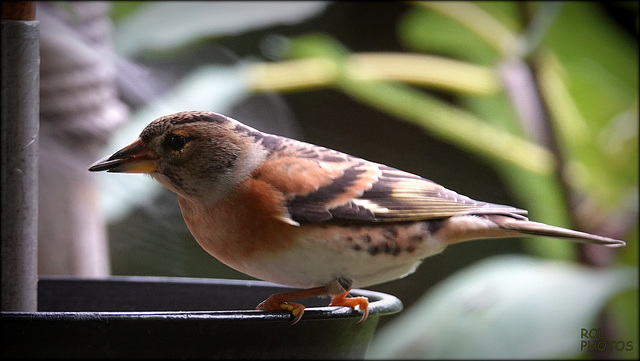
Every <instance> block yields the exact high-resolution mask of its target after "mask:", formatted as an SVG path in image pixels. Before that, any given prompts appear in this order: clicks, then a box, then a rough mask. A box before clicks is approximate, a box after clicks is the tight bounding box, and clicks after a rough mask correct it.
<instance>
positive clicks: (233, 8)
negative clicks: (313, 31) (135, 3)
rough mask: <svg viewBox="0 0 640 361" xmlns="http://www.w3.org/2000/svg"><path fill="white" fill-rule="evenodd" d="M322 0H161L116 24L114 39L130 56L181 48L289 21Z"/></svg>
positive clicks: (303, 16)
mask: <svg viewBox="0 0 640 361" xmlns="http://www.w3.org/2000/svg"><path fill="white" fill-rule="evenodd" d="M326 4H327V2H325V1H302V2H295V1H292V2H289V1H238V2H236V1H212V2H206V1H204V2H193V1H175V2H174V1H167V2H164V1H159V2H150V3H149V4H148V5H145V6H141V7H139V8H137V11H135V12H134V13H133V14H131V15H130V16H128V17H126V18H125V19H123V20H122V21H120V22H119V23H118V26H117V27H116V29H115V33H114V44H115V47H116V49H117V52H118V53H119V54H122V55H124V56H127V57H134V56H136V55H137V54H140V53H141V52H143V51H146V50H168V49H172V48H181V47H183V46H185V45H187V44H190V43H192V42H193V41H196V40H198V39H202V38H206V37H214V36H222V35H230V34H235V33H240V32H246V31H249V30H257V29H260V28H263V27H267V26H274V25H290V24H295V23H298V22H301V21H303V20H306V19H307V18H309V17H311V16H314V15H317V14H319V13H320V12H322V11H323V10H324V8H325V6H326Z"/></svg>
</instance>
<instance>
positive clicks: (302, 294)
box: [256, 278, 369, 325]
mask: <svg viewBox="0 0 640 361" xmlns="http://www.w3.org/2000/svg"><path fill="white" fill-rule="evenodd" d="M350 290H351V280H350V279H348V278H338V279H336V280H335V281H333V282H331V283H329V284H327V285H326V286H320V287H314V288H307V289H303V290H296V291H291V292H283V293H276V294H273V295H271V296H269V298H267V299H266V300H264V301H262V302H261V303H260V304H259V305H258V306H257V307H256V310H264V311H272V310H287V311H289V312H291V314H292V315H293V316H294V319H293V321H292V322H291V324H292V325H294V324H296V323H297V322H298V321H300V319H301V318H302V314H303V313H304V309H305V307H304V305H302V304H299V303H294V302H290V301H293V300H298V299H302V298H311V297H319V296H326V295H333V298H332V299H331V303H330V304H329V306H346V307H351V308H354V309H355V308H356V307H358V308H359V309H360V310H361V311H363V312H364V315H363V316H362V318H361V319H360V321H358V324H360V323H362V322H364V320H366V319H367V316H369V300H367V298H366V297H349V298H347V295H348V294H349V291H350Z"/></svg>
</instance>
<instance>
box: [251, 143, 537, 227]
mask: <svg viewBox="0 0 640 361" xmlns="http://www.w3.org/2000/svg"><path fill="white" fill-rule="evenodd" d="M269 144H270V148H272V149H271V150H272V154H271V156H270V157H269V158H268V160H267V161H266V162H265V163H264V165H263V166H261V167H260V172H259V174H256V175H254V176H255V177H257V178H259V179H261V180H263V181H266V182H268V183H269V184H271V185H272V186H274V187H275V188H277V189H278V190H280V191H281V192H283V194H284V196H285V207H286V210H287V211H288V214H287V215H286V216H283V217H282V218H284V219H286V220H287V221H293V222H290V223H293V224H296V223H298V224H305V223H318V222H331V221H338V222H339V221H350V222H363V223H367V222H402V221H416V220H426V219H435V218H444V217H450V216H453V215H460V214H504V215H509V216H512V217H515V218H519V219H526V217H524V216H523V215H524V214H526V213H527V211H525V210H522V209H518V208H514V207H510V206H504V205H498V204H491V203H485V202H479V201H475V200H473V199H471V198H468V197H465V196H462V195H460V194H458V193H456V192H453V191H451V190H448V189H446V188H444V187H442V186H440V185H438V184H437V183H434V182H432V181H430V180H428V179H425V178H422V177H420V176H418V175H415V174H411V173H407V172H404V171H401V170H398V169H395V168H392V167H389V166H385V165H382V164H377V163H373V162H369V161H366V160H364V159H360V158H356V157H353V156H350V155H347V154H345V153H341V152H338V151H335V150H331V149H328V148H324V147H320V146H315V145H311V144H307V143H304V142H299V141H295V140H292V139H288V138H281V137H276V138H272V139H270V143H269ZM287 217H288V218H287Z"/></svg>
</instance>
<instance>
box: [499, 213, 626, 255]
mask: <svg viewBox="0 0 640 361" xmlns="http://www.w3.org/2000/svg"><path fill="white" fill-rule="evenodd" d="M490 219H491V221H492V222H494V223H496V224H497V225H498V226H499V227H500V228H501V229H504V230H508V231H515V232H518V233H521V234H530V235H535V236H546V237H558V238H567V239H570V240H572V241H575V242H580V243H591V244H599V245H603V246H607V247H622V246H625V245H626V243H625V242H624V241H621V240H618V239H613V238H608V237H602V236H598V235H595V234H590V233H585V232H579V231H574V230H571V229H566V228H562V227H556V226H550V225H548V224H544V223H539V222H533V221H529V220H521V219H515V218H511V217H506V216H490Z"/></svg>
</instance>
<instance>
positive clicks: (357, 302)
mask: <svg viewBox="0 0 640 361" xmlns="http://www.w3.org/2000/svg"><path fill="white" fill-rule="evenodd" d="M348 294H349V291H346V292H343V293H341V294H339V295H337V296H334V297H333V298H332V299H331V303H329V306H345V307H351V308H353V309H355V308H356V307H358V308H359V309H360V311H362V312H363V315H362V318H361V319H360V321H358V324H361V323H363V322H364V320H366V319H367V317H368V316H369V300H368V299H367V298H366V297H349V298H347V295H348Z"/></svg>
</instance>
